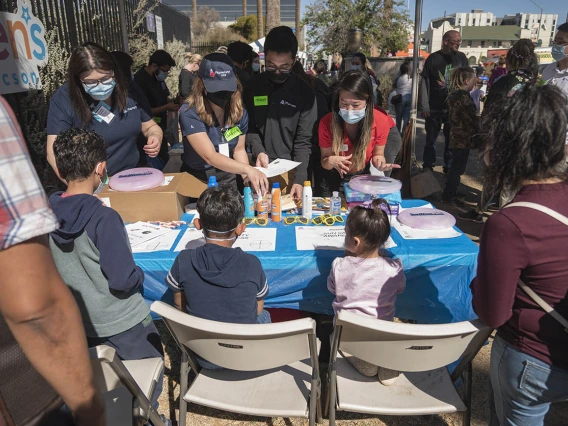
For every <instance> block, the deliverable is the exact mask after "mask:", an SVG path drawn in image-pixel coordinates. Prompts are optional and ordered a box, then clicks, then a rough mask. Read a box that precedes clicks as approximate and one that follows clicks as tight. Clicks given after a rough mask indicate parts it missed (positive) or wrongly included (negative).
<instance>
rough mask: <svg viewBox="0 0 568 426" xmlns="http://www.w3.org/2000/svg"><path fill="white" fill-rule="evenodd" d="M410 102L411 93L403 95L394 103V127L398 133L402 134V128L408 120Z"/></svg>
mask: <svg viewBox="0 0 568 426" xmlns="http://www.w3.org/2000/svg"><path fill="white" fill-rule="evenodd" d="M411 102H412V95H410V94H409V95H404V96H403V97H402V102H400V103H398V104H396V105H395V110H396V127H397V129H398V130H400V133H401V134H402V135H404V130H405V129H406V125H407V124H408V120H410V104H411Z"/></svg>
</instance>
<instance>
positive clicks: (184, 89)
mask: <svg viewBox="0 0 568 426" xmlns="http://www.w3.org/2000/svg"><path fill="white" fill-rule="evenodd" d="M202 59H203V58H202V57H201V55H200V54H198V53H186V54H185V66H184V67H183V68H182V70H181V72H180V73H179V95H180V96H181V97H182V98H183V99H186V98H187V97H188V96H189V94H190V93H191V88H192V87H193V83H194V82H195V76H196V74H197V70H198V69H199V65H200V64H201V60H202Z"/></svg>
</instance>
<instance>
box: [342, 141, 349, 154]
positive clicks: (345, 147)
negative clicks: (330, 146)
mask: <svg viewBox="0 0 568 426" xmlns="http://www.w3.org/2000/svg"><path fill="white" fill-rule="evenodd" d="M347 151H349V145H347V144H346V143H344V144H343V152H347Z"/></svg>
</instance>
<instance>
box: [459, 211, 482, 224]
mask: <svg viewBox="0 0 568 426" xmlns="http://www.w3.org/2000/svg"><path fill="white" fill-rule="evenodd" d="M458 217H459V218H460V219H463V220H468V221H470V222H474V223H483V216H482V215H480V214H479V213H477V212H476V211H475V210H470V211H468V212H464V213H460V214H458Z"/></svg>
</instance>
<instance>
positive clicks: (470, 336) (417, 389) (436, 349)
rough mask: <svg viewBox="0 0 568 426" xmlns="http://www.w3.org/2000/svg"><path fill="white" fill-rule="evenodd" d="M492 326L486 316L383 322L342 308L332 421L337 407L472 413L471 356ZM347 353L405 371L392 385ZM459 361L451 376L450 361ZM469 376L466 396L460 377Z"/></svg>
mask: <svg viewBox="0 0 568 426" xmlns="http://www.w3.org/2000/svg"><path fill="white" fill-rule="evenodd" d="M491 331H492V330H491V329H490V328H488V327H486V326H485V325H484V324H483V323H481V321H479V320H475V321H465V322H459V323H454V324H441V325H421V324H402V323H395V322H390V321H382V320H377V319H373V318H369V317H365V316H363V315H358V314H355V313H351V312H347V311H340V312H339V314H338V315H337V316H336V318H335V330H334V333H333V343H332V347H331V358H330V364H329V399H328V403H329V424H330V426H334V424H335V411H336V410H340V411H352V412H357V413H367V414H384V415H394V416H411V415H427V414H438V413H453V412H457V411H462V412H463V413H464V414H463V424H464V425H466V426H468V425H469V424H470V418H471V410H470V408H471V380H472V367H471V361H472V360H473V358H475V356H476V355H477V352H478V351H479V349H480V348H481V347H482V346H483V344H484V343H485V341H486V340H487V338H488V337H489V335H490V334H491ZM341 352H346V353H348V354H350V355H352V356H355V357H357V358H360V359H362V360H364V361H367V362H369V363H371V364H374V365H378V366H382V367H385V368H389V369H392V370H398V371H400V372H401V373H400V376H399V377H398V380H397V381H396V382H395V383H394V384H393V385H392V386H385V385H383V384H382V383H380V382H379V380H378V378H377V376H375V377H365V376H363V375H362V374H360V373H359V372H358V371H357V370H356V369H355V368H354V367H353V366H352V365H351V364H349V362H348V361H347V359H345V358H344V357H343V356H342V353H341ZM458 360H459V363H458V365H457V367H456V369H455V370H454V372H453V373H452V374H451V375H450V374H449V372H448V369H447V365H449V364H451V363H453V362H455V361H458ZM462 376H463V379H464V395H463V399H462V398H461V397H460V395H459V393H458V390H457V389H456V386H455V383H456V381H457V380H458V379H459V378H460V377H462Z"/></svg>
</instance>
